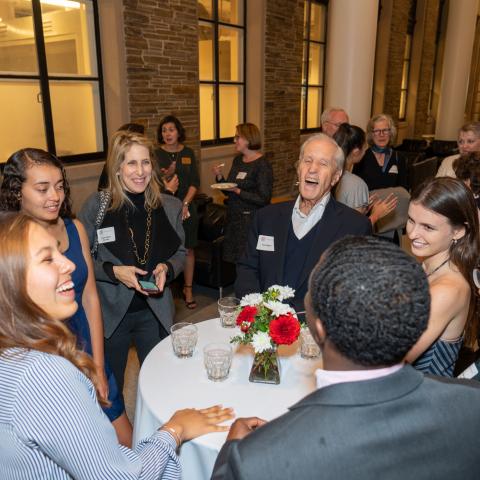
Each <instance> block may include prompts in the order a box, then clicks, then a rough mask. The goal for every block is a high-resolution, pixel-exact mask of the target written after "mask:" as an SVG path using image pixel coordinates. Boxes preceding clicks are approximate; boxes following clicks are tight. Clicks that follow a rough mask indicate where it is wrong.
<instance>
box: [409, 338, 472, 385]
mask: <svg viewBox="0 0 480 480" xmlns="http://www.w3.org/2000/svg"><path fill="white" fill-rule="evenodd" d="M462 343H463V337H460V338H459V339H458V340H454V341H451V342H447V341H445V340H442V339H438V340H437V341H436V342H435V343H434V344H432V345H431V346H430V348H429V349H428V350H426V351H425V352H423V354H422V355H421V356H420V357H418V358H417V359H416V360H415V362H414V363H413V366H414V367H415V368H416V369H417V370H420V371H421V372H423V373H429V374H430V375H440V376H442V377H453V370H454V368H455V363H456V361H457V358H458V354H459V352H460V348H461V347H462Z"/></svg>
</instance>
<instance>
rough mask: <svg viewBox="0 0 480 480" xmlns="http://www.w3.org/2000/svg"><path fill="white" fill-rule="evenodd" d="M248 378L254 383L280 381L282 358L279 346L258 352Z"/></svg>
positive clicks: (276, 383) (275, 382) (274, 382)
mask: <svg viewBox="0 0 480 480" xmlns="http://www.w3.org/2000/svg"><path fill="white" fill-rule="evenodd" d="M248 379H249V380H250V381H251V382H253V383H272V384H275V385H278V384H279V383H280V360H279V358H278V354H277V347H274V348H272V349H270V350H266V351H264V352H262V353H256V354H255V357H254V358H253V364H252V369H251V370H250V376H249V377H248Z"/></svg>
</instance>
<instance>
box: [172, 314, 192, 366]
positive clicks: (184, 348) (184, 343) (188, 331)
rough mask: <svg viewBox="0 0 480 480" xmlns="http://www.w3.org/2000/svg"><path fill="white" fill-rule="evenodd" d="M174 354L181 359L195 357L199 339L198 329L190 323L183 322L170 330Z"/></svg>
mask: <svg viewBox="0 0 480 480" xmlns="http://www.w3.org/2000/svg"><path fill="white" fill-rule="evenodd" d="M170 333H171V337H172V346H173V352H174V353H175V355H176V356H177V357H179V358H188V357H191V356H192V355H193V351H194V350H195V345H196V344H197V339H198V330H197V327H196V326H195V325H194V324H193V323H190V322H181V323H176V324H175V325H172V327H171V328H170Z"/></svg>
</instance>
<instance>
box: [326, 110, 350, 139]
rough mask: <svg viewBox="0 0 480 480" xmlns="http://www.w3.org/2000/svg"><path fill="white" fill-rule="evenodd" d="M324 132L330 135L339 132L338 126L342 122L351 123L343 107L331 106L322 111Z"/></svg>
mask: <svg viewBox="0 0 480 480" xmlns="http://www.w3.org/2000/svg"><path fill="white" fill-rule="evenodd" d="M320 123H321V125H322V132H323V133H324V134H325V135H328V136H329V137H332V138H333V136H334V135H335V134H336V133H337V130H338V127H339V126H340V125H341V124H342V123H350V120H349V118H348V114H347V112H346V111H345V110H344V109H343V108H339V107H330V108H327V109H326V110H324V111H323V112H322V116H321V117H320Z"/></svg>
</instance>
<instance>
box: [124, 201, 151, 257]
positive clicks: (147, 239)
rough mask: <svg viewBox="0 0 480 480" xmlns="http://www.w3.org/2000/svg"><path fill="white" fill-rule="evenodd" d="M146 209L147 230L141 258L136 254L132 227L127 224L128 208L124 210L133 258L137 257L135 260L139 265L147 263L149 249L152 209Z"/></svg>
mask: <svg viewBox="0 0 480 480" xmlns="http://www.w3.org/2000/svg"><path fill="white" fill-rule="evenodd" d="M146 210H147V231H146V232H145V250H144V251H143V257H142V258H140V256H139V255H138V248H137V244H136V243H135V239H134V238H133V229H132V228H131V227H129V225H128V209H127V210H125V218H126V220H127V228H128V233H130V238H131V239H132V247H133V253H134V255H135V258H136V259H137V262H138V263H139V264H140V265H145V264H146V263H147V260H148V251H149V250H150V235H151V233H152V209H151V208H150V207H147V208H146Z"/></svg>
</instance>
